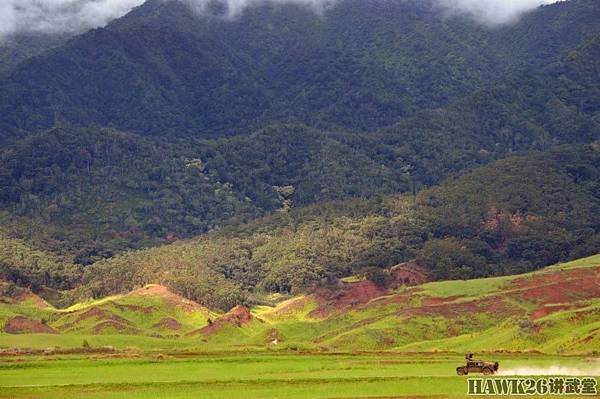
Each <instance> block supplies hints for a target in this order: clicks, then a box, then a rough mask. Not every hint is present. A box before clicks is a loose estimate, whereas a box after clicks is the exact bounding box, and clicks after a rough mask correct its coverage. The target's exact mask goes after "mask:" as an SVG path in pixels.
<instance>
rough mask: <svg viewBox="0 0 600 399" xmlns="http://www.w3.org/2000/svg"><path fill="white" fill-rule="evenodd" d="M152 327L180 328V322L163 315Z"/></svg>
mask: <svg viewBox="0 0 600 399" xmlns="http://www.w3.org/2000/svg"><path fill="white" fill-rule="evenodd" d="M153 327H155V328H167V329H169V330H180V329H181V323H179V322H178V321H177V320H175V319H174V318H172V317H165V318H163V319H161V320H160V321H159V322H158V323H156V324H155V325H154V326H153Z"/></svg>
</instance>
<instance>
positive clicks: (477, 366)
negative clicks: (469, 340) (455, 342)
mask: <svg viewBox="0 0 600 399" xmlns="http://www.w3.org/2000/svg"><path fill="white" fill-rule="evenodd" d="M465 358H466V359H467V365H466V366H461V367H457V368H456V374H458V375H467V374H469V373H483V374H484V375H492V374H496V373H497V372H498V368H499V367H500V365H499V364H498V362H495V363H491V362H484V361H483V360H473V354H472V353H469V354H468V355H467V356H465Z"/></svg>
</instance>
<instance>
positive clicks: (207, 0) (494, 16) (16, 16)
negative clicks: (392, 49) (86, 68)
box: [0, 0, 556, 39]
mask: <svg viewBox="0 0 600 399" xmlns="http://www.w3.org/2000/svg"><path fill="white" fill-rule="evenodd" d="M165 1H167V0H165ZM170 1H184V2H186V3H188V4H189V5H191V6H192V8H194V9H196V10H197V11H199V12H204V11H206V10H207V8H208V7H215V6H216V7H219V4H220V6H221V7H224V8H223V10H222V12H224V13H226V14H227V15H229V16H236V15H239V14H240V13H241V12H243V10H244V9H245V8H246V7H250V6H252V5H255V4H259V3H263V2H266V1H269V2H272V3H287V2H293V3H297V4H303V5H307V6H310V7H312V8H313V9H315V10H317V11H322V10H323V9H324V8H326V7H328V6H330V5H332V4H334V3H335V2H336V1H343V0H170ZM364 1H369V0H364ZM388 1H407V0H388ZM408 1H421V0H408ZM435 1H437V2H438V5H439V7H440V9H441V10H442V12H444V13H448V14H451V15H454V14H466V15H470V16H472V17H473V18H475V19H477V20H478V21H480V22H482V23H484V24H488V25H498V24H505V23H509V22H512V21H514V20H516V19H517V18H518V17H519V16H520V15H522V14H523V13H524V12H526V11H528V10H531V9H533V8H535V7H538V6H540V5H541V4H549V3H553V2H555V1H556V0H435ZM142 3H144V0H0V39H1V38H3V37H6V36H10V35H13V34H16V33H78V32H82V31H85V30H87V29H91V28H96V27H100V26H104V25H106V24H107V23H108V22H110V21H111V20H113V19H115V18H119V17H121V16H123V15H125V14H126V13H127V12H129V11H130V10H131V9H132V8H133V7H135V6H138V5H140V4H142Z"/></svg>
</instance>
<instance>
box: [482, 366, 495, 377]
mask: <svg viewBox="0 0 600 399" xmlns="http://www.w3.org/2000/svg"><path fill="white" fill-rule="evenodd" d="M492 374H494V371H493V370H492V369H489V368H485V369H483V375H492Z"/></svg>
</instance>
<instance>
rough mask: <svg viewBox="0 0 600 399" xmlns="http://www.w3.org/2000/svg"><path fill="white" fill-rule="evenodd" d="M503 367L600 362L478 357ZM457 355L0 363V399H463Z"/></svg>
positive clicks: (596, 362) (597, 362)
mask: <svg viewBox="0 0 600 399" xmlns="http://www.w3.org/2000/svg"><path fill="white" fill-rule="evenodd" d="M483 356H484V357H486V358H489V359H493V360H498V361H499V362H500V364H501V367H502V368H505V369H517V368H529V369H538V370H544V369H545V370H553V369H556V368H558V367H560V368H561V369H570V370H573V369H580V370H589V371H590V372H593V371H594V370H596V372H597V370H598V369H599V368H600V359H598V358H584V357H556V356H546V355H539V354H528V355H523V354H521V355H506V354H503V355H498V354H493V355H492V354H489V355H483ZM462 362H463V358H462V356H460V355H457V354H410V355H409V354H397V353H371V354H314V353H313V354H291V353H268V352H266V353H228V354H224V353H221V354H202V353H185V352H177V353H168V352H165V353H161V354H160V356H159V355H156V354H137V355H135V354H132V353H130V354H129V355H127V356H126V357H114V356H112V357H108V356H106V355H103V356H77V355H72V356H47V357H13V358H10V359H9V358H5V359H3V360H0V398H65V397H68V398H123V397H127V398H190V397H195V398H209V399H210V398H228V399H236V398H244V399H253V398H267V397H268V398H365V397H376V398H383V397H386V398H391V397H415V396H422V397H463V396H465V393H466V387H467V382H466V378H465V377H458V376H456V375H455V371H454V370H455V368H456V366H458V365H460V364H461V363H462Z"/></svg>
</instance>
